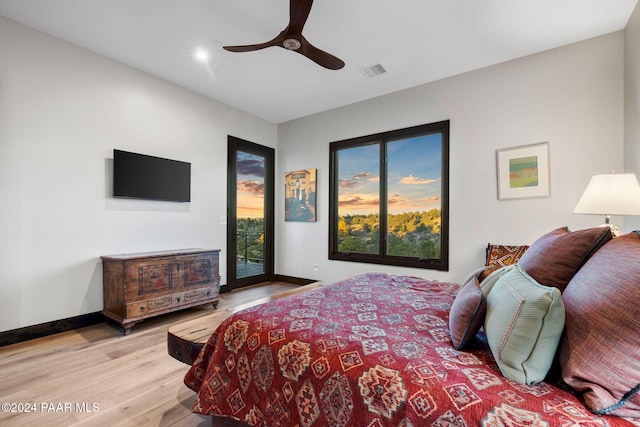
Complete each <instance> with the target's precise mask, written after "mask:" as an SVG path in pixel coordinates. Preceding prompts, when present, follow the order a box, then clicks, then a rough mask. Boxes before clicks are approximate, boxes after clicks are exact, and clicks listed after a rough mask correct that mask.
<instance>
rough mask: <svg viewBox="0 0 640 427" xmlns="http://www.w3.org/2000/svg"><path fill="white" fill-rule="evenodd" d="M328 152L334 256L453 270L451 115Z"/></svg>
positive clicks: (337, 145)
mask: <svg viewBox="0 0 640 427" xmlns="http://www.w3.org/2000/svg"><path fill="white" fill-rule="evenodd" d="M329 151H330V159H329V169H330V187H329V192H330V196H329V197H330V199H329V200H330V201H329V215H330V218H329V259H335V260H344V261H354V262H366V263H375V264H388V265H398V266H407V267H417V268H428V269H434V270H448V269H449V256H448V255H449V200H448V199H449V121H448V120H447V121H443V122H438V123H432V124H427V125H421V126H415V127H411V128H407V129H400V130H396V131H391V132H385V133H381V134H376V135H369V136H364V137H359V138H354V139H348V140H344V141H337V142H332V143H331V144H330V148H329Z"/></svg>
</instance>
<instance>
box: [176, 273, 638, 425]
mask: <svg viewBox="0 0 640 427" xmlns="http://www.w3.org/2000/svg"><path fill="white" fill-rule="evenodd" d="M457 290H458V285H455V284H450V283H442V282H434V281H428V280H424V279H419V278H415V277H408V276H397V275H386V274H382V273H368V274H362V275H359V276H355V277H352V278H350V279H347V280H344V281H341V282H337V283H334V284H332V285H327V286H325V287H322V288H320V289H318V290H315V291H312V292H308V293H304V294H299V295H295V296H291V297H288V298H283V299H280V300H275V301H272V302H270V303H267V304H264V305H260V306H256V307H253V308H250V309H248V310H244V311H243V312H240V313H237V314H235V315H233V316H232V317H230V318H229V319H227V320H226V321H225V322H224V323H223V324H222V325H221V326H220V327H219V328H218V329H217V331H216V332H215V333H214V334H213V335H212V336H211V338H210V339H209V341H208V343H207V344H206V346H205V347H204V348H203V350H202V352H201V354H200V356H199V357H198V359H197V360H196V362H195V363H194V364H193V366H192V367H191V369H190V370H189V372H188V373H187V375H186V377H185V384H186V385H187V386H188V387H190V388H192V389H193V390H195V391H197V392H198V396H197V399H196V402H195V405H194V408H193V409H194V411H195V412H198V413H201V414H210V415H212V414H213V415H223V416H227V417H229V418H233V419H236V420H241V421H243V422H245V423H248V424H250V425H256V426H265V427H275V426H300V427H310V426H330V427H342V426H394V427H395V426H403V427H409V426H415V427H418V426H478V425H483V426H532V427H537V426H553V427H555V426H631V425H640V424H638V423H637V421H636V423H634V422H632V421H631V420H624V419H621V418H615V417H608V416H596V415H593V414H592V413H590V412H589V411H588V410H587V409H585V407H584V406H583V405H582V404H581V403H580V401H579V399H578V398H576V397H575V396H574V395H572V394H571V393H569V392H567V391H565V390H561V389H559V388H557V387H555V386H553V385H551V384H548V383H541V384H538V385H535V386H525V385H521V384H517V383H514V382H511V381H508V380H506V379H505V378H504V377H503V376H502V375H501V374H500V371H499V370H498V367H497V365H496V364H495V362H494V359H493V357H492V355H491V352H490V351H489V349H488V347H487V346H486V341H485V340H483V339H482V338H483V336H482V333H481V334H479V335H478V337H477V338H476V340H475V342H474V343H473V345H472V348H471V349H469V350H468V351H457V350H454V348H453V347H452V345H451V341H450V338H449V317H448V316H449V308H450V307H451V303H452V301H453V299H454V297H455V293H456V292H457Z"/></svg>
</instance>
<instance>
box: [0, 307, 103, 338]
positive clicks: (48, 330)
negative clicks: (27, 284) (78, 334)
mask: <svg viewBox="0 0 640 427" xmlns="http://www.w3.org/2000/svg"><path fill="white" fill-rule="evenodd" d="M104 321H105V318H104V316H103V315H102V312H101V311H97V312H95V313H88V314H82V315H80V316H75V317H69V318H68V319H62V320H54V321H51V322H46V323H41V324H39V325H33V326H26V327H24V328H18V329H13V330H11V331H5V332H0V347H4V346H6V345H11V344H16V343H19V342H23V341H29V340H32V339H35V338H42V337H46V336H48V335H53V334H58V333H60V332H66V331H71V330H73V329H78V328H84V327H85V326H92V325H97V324H99V323H104Z"/></svg>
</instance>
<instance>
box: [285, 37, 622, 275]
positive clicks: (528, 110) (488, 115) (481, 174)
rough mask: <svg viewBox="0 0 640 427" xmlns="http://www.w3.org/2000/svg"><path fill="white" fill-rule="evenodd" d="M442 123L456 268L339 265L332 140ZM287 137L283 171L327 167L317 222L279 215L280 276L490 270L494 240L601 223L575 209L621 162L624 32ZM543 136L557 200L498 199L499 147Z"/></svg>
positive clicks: (317, 122) (355, 109) (403, 95)
mask: <svg viewBox="0 0 640 427" xmlns="http://www.w3.org/2000/svg"><path fill="white" fill-rule="evenodd" d="M379 78H381V79H384V76H382V77H379ZM371 84H376V80H372V81H371ZM444 119H450V120H451V137H450V144H451V147H450V149H451V153H450V154H451V160H450V271H449V272H448V273H445V272H436V271H430V270H421V269H409V268H395V267H384V266H377V265H372V264H358V263H349V262H343V261H329V260H328V244H327V233H328V195H329V190H328V183H329V177H328V164H329V143H330V142H332V141H336V140H342V139H346V138H351V137H356V136H361V135H367V134H372V133H376V132H381V131H387V130H392V129H398V128H403V127H407V126H412V125H418V124H423V123H431V122H435V121H439V120H444ZM278 132H279V136H278V153H277V155H278V168H277V173H278V174H279V176H284V173H285V172H287V171H291V170H297V169H305V168H317V169H318V215H317V216H318V222H316V223H298V222H290V223H285V222H284V221H282V220H280V221H279V222H277V224H276V227H277V238H278V239H277V242H276V243H277V251H276V253H277V255H278V256H277V257H276V263H277V264H276V271H277V272H280V273H283V274H287V275H291V276H300V277H311V278H317V279H320V280H326V281H333V280H336V279H339V278H342V277H346V276H349V275H351V274H355V273H358V272H363V271H369V270H376V271H387V272H394V273H407V274H412V275H416V276H422V277H427V278H435V279H439V280H451V281H455V282H459V281H461V280H463V279H464V277H465V275H466V274H468V273H469V272H470V271H471V270H472V269H474V268H476V267H477V266H480V265H482V263H483V260H484V248H485V247H486V245H487V243H488V242H493V243H505V244H508V243H510V244H524V243H531V242H532V241H533V240H535V239H536V238H537V237H539V236H540V235H541V234H543V233H545V232H547V231H549V230H551V229H554V228H557V227H560V226H564V225H568V226H569V227H570V228H572V229H580V228H585V227H590V226H596V225H598V224H600V223H601V222H603V218H600V217H595V216H581V215H574V214H572V211H573V209H574V207H575V204H576V203H577V201H578V199H579V197H580V195H581V194H582V191H583V190H584V188H585V187H586V185H587V183H588V181H589V179H590V178H591V176H592V175H593V174H596V173H605V172H609V171H611V170H613V169H616V170H620V169H621V168H622V166H623V157H622V155H623V33H622V32H617V33H614V34H610V35H606V36H602V37H598V38H595V39H591V40H588V41H585V42H581V43H578V44H575V45H571V46H567V47H562V48H559V49H555V50H551V51H547V52H544V53H541V54H537V55H533V56H530V57H526V58H522V59H518V60H515V61H510V62H507V63H503V64H500V65H496V66H493V67H489V68H486V69H482V70H478V71H473V72H470V73H466V74H463V75H459V76H456V77H452V78H448V79H445V80H441V81H438V82H435V83H431V84H426V85H423V86H420V87H416V88H413V89H410V90H406V91H402V92H398V93H394V94H391V95H387V96H383V97H380V98H376V99H372V100H369V101H365V102H361V103H357V104H354V105H350V106H346V107H343V108H339V109H335V110H332V111H327V112H324V113H320V114H317V115H314V116H309V117H306V118H302V119H298V120H294V121H291V122H288V123H284V124H281V125H279V127H278ZM545 141H546V142H549V144H550V163H551V197H549V198H538V199H528V200H510V201H498V200H497V197H496V162H495V155H496V154H495V151H496V149H499V148H506V147H513V146H520V145H527V144H533V143H538V142H545ZM278 189H279V188H278ZM279 190H281V189H279ZM276 196H277V200H283V194H282V192H280V193H277V194H276ZM281 205H282V203H277V204H276V208H277V209H278V211H277V212H276V218H283V212H282V211H283V209H284V208H283V206H281ZM315 262H317V263H318V264H319V271H318V272H317V273H315V272H314V271H313V264H314V263H315Z"/></svg>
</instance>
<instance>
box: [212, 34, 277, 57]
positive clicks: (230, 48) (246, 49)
mask: <svg viewBox="0 0 640 427" xmlns="http://www.w3.org/2000/svg"><path fill="white" fill-rule="evenodd" d="M284 39H285V37H284V31H283V32H281V33H280V34H278V35H277V36H276V37H275V38H274V39H273V40H269V41H268V42H264V43H257V44H248V45H243V46H222V48H223V49H224V50H228V51H229V52H251V51H254V50H260V49H265V48H268V47H271V46H282V42H284Z"/></svg>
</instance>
